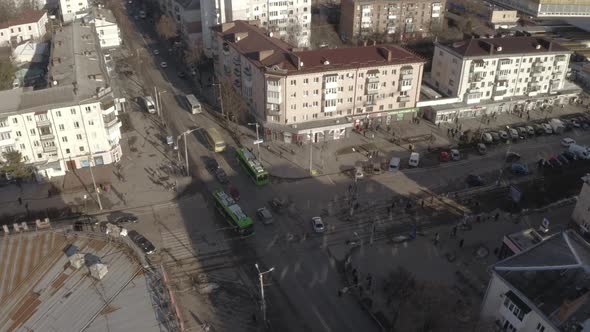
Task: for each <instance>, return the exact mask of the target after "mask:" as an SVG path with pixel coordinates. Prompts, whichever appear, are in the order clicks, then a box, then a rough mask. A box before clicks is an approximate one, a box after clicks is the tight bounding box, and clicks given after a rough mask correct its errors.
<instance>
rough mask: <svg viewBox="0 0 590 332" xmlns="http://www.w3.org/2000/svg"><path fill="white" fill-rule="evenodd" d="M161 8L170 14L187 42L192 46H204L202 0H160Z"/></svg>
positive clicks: (166, 13)
mask: <svg viewBox="0 0 590 332" xmlns="http://www.w3.org/2000/svg"><path fill="white" fill-rule="evenodd" d="M158 5H159V7H160V10H161V11H162V13H164V14H165V15H168V16H170V17H171V18H172V19H173V20H174V22H175V23H176V26H177V27H178V31H180V33H181V36H182V37H183V38H184V40H185V42H186V44H187V45H188V46H189V47H191V46H195V47H199V48H201V47H202V44H203V35H202V29H203V25H202V23H201V1H200V0H176V1H172V0H159V1H158Z"/></svg>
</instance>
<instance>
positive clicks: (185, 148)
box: [184, 134, 189, 176]
mask: <svg viewBox="0 0 590 332" xmlns="http://www.w3.org/2000/svg"><path fill="white" fill-rule="evenodd" d="M184 160H185V161H186V176H189V173H188V147H187V144H186V134H185V135H184Z"/></svg>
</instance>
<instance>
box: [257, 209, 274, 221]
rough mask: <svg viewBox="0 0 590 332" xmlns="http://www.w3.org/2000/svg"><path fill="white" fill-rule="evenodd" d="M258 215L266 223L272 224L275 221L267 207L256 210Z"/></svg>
mask: <svg viewBox="0 0 590 332" xmlns="http://www.w3.org/2000/svg"><path fill="white" fill-rule="evenodd" d="M256 215H257V216H258V219H259V220H260V221H262V223H263V224H265V225H270V224H272V223H273V219H272V214H271V213H270V211H268V209H267V208H265V207H262V208H260V209H258V210H256Z"/></svg>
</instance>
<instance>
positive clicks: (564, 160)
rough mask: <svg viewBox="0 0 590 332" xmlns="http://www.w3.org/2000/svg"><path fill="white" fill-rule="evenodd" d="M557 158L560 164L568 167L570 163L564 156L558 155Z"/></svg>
mask: <svg viewBox="0 0 590 332" xmlns="http://www.w3.org/2000/svg"><path fill="white" fill-rule="evenodd" d="M555 158H557V160H559V162H560V163H562V164H564V165H567V164H569V163H570V161H569V160H568V159H567V158H566V157H565V156H564V155H563V154H558V155H557V156H555Z"/></svg>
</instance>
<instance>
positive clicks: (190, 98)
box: [186, 95, 202, 114]
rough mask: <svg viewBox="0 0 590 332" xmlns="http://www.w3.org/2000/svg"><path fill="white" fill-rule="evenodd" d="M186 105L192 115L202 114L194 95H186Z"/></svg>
mask: <svg viewBox="0 0 590 332" xmlns="http://www.w3.org/2000/svg"><path fill="white" fill-rule="evenodd" d="M186 103H187V105H188V108H189V110H190V111H191V113H192V114H199V113H201V112H202V109H201V103H200V102H199V100H197V97H195V95H186Z"/></svg>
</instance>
